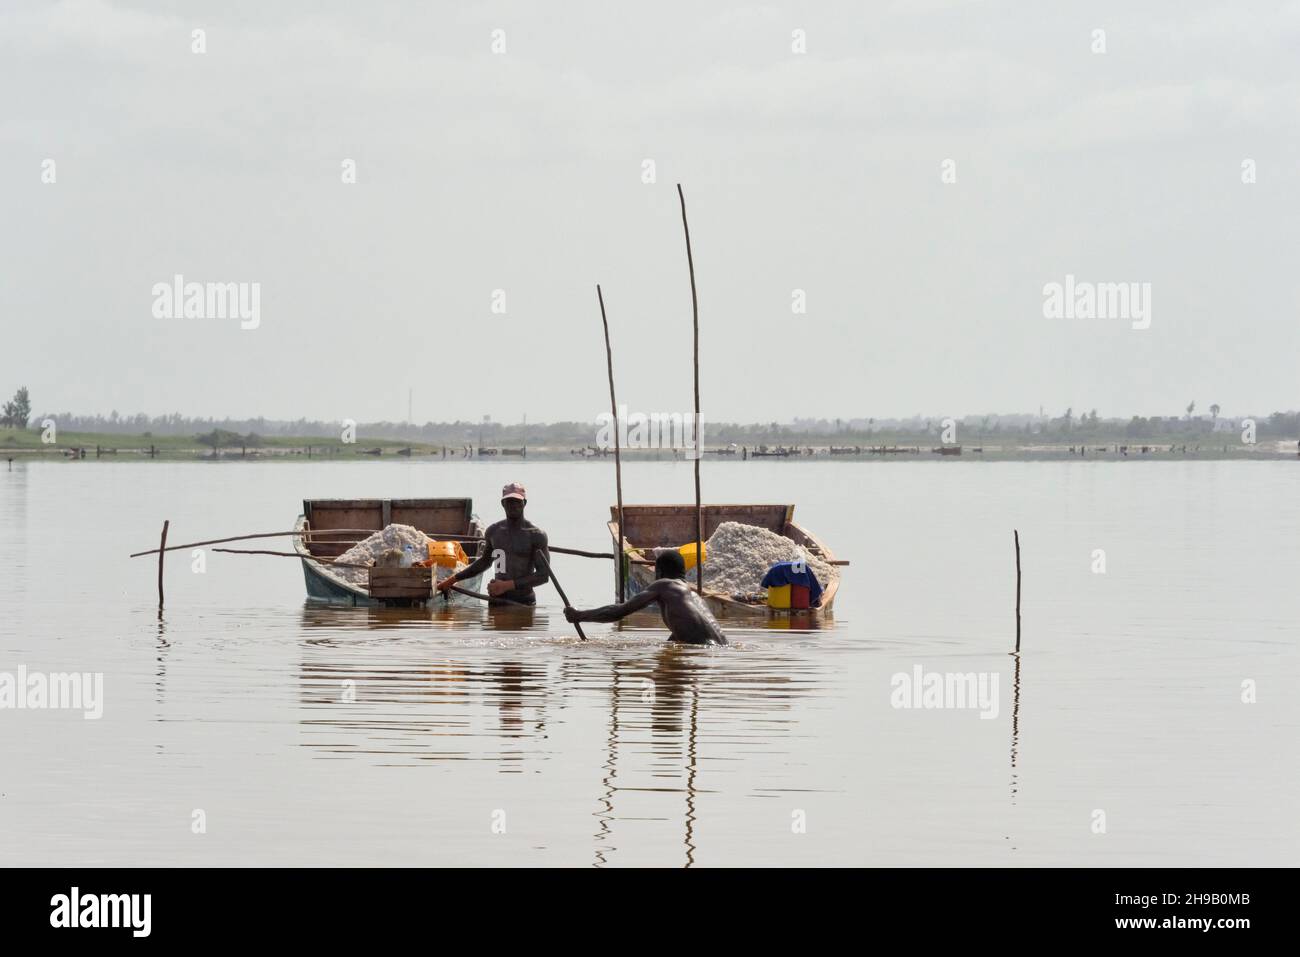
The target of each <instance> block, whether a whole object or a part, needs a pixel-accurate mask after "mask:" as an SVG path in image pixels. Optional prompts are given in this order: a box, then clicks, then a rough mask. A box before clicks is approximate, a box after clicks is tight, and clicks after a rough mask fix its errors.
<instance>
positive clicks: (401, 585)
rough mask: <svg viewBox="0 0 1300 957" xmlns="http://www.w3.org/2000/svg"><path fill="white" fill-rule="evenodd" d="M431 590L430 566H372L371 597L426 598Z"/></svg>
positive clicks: (431, 570) (431, 574)
mask: <svg viewBox="0 0 1300 957" xmlns="http://www.w3.org/2000/svg"><path fill="white" fill-rule="evenodd" d="M432 590H433V569H432V568H372V569H370V597H371V598H410V599H420V600H423V599H427V598H428V597H429V595H430V593H431V592H432Z"/></svg>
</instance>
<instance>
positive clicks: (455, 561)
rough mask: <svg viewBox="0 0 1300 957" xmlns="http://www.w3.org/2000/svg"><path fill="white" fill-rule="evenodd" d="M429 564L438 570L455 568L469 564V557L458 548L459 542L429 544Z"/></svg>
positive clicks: (463, 550)
mask: <svg viewBox="0 0 1300 957" xmlns="http://www.w3.org/2000/svg"><path fill="white" fill-rule="evenodd" d="M429 562H430V563H431V564H434V565H437V566H438V567H439V568H455V567H456V566H457V565H466V564H469V556H468V555H466V554H465V549H463V548H461V547H460V542H430V543H429Z"/></svg>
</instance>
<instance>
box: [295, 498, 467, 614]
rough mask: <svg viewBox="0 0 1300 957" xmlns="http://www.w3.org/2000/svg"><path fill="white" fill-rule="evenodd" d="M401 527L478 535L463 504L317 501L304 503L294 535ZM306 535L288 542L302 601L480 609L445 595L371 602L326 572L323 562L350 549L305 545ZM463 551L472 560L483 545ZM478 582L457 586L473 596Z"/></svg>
mask: <svg viewBox="0 0 1300 957" xmlns="http://www.w3.org/2000/svg"><path fill="white" fill-rule="evenodd" d="M394 523H396V524H406V525H412V526H413V527H415V528H417V529H419V530H420V531H422V532H424V533H425V534H426V535H429V536H430V537H431V538H438V537H439V536H466V537H469V536H481V535H482V534H483V528H482V525H481V524H480V523H479V521H478V519H477V518H475V517H474V515H473V512H472V503H471V501H470V500H469V499H467V498H466V499H458V498H448V499H318V500H305V501H304V502H303V513H302V514H301V515H299V516H298V521H297V522H296V523H295V525H294V531H295V532H299V533H305V532H308V531H313V532H328V531H329V530H330V529H333V528H342V529H360V530H366V529H373V530H374V531H380V530H381V529H383V528H385V527H387V526H388V525H390V524H394ZM308 538H309V536H308V535H305V534H299V535H297V536H295V537H294V551H295V552H297V554H298V557H299V559H300V560H301V563H302V574H303V581H304V582H305V584H306V586H307V599H308V601H312V602H321V603H326V604H331V605H351V606H356V607H367V608H374V607H398V606H400V607H406V608H410V607H439V608H444V607H448V606H461V607H474V606H476V605H479V604H481V602H480V601H479V600H478V599H475V598H470V597H469V596H466V595H460V594H457V593H455V592H451V593H449V594H448V595H447V597H444V596H442V595H438V596H430V598H429V599H428V600H425V601H420V600H418V599H416V600H411V599H377V598H371V597H370V594H369V590H368V589H367V587H366V586H365V585H364V584H360V585H358V584H354V583H352V582H350V581H348V580H346V579H344V578H342V577H340V576H339V575H336V574H335V573H334V571H333V570H332V569H331V568H330V567H329V564H328V561H326V560H328V559H330V558H337V557H338V555H340V554H342V553H343V552H344V551H346V550H347V549H348V548H349V547H350V545H349V544H348V543H346V542H342V541H339V542H330V541H326V540H323V539H322V540H316V541H311V542H310V543H309V541H308ZM465 545H466V551H467V552H469V554H470V557H471V559H472V558H474V557H476V556H477V555H478V554H479V553H480V552H481V551H482V549H483V548H485V547H486V545H485V543H484V542H482V541H478V542H475V543H470V542H466V543H465ZM482 582H483V575H482V573H480V574H478V575H475V576H473V577H471V578H466V579H462V580H461V586H462V587H464V588H466V589H467V590H469V591H478V590H479V589H480V586H481V585H482Z"/></svg>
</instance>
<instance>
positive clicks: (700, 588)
mask: <svg viewBox="0 0 1300 957" xmlns="http://www.w3.org/2000/svg"><path fill="white" fill-rule="evenodd" d="M677 198H678V199H679V200H681V204H682V231H683V232H684V233H685V234H686V266H687V268H688V269H689V270H690V272H691V318H692V322H693V324H694V329H695V355H694V364H695V593H696V594H697V595H702V594H704V509H703V507H702V506H701V505H700V459H702V458H703V457H704V455H703V449H701V448H700V432H701V429H700V301H699V297H698V296H697V295H696V293H695V259H694V257H693V256H692V255H691V227H690V225H689V224H688V223H687V222H686V195H685V194H684V193H683V192H682V184H681V183H678V184H677ZM620 533H621V530H620Z"/></svg>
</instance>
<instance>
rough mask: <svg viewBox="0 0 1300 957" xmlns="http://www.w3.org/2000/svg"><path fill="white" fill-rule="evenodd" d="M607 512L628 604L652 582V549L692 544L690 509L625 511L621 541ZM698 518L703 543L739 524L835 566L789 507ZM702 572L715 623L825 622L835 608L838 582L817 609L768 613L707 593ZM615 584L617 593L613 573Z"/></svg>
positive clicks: (613, 511) (738, 508) (718, 510)
mask: <svg viewBox="0 0 1300 957" xmlns="http://www.w3.org/2000/svg"><path fill="white" fill-rule="evenodd" d="M609 511H610V521H609V535H610V539H611V540H612V541H613V543H614V552H615V553H616V554H618V553H620V552H621V553H623V554H625V555H627V556H628V557H629V559H630V561H629V564H628V575H627V587H628V597H629V598H630V597H632V596H633V595H635V594H637V593H638V592H640V591H642V590H643V589H644V588H645V587H646V586H647V585H649V584H650V582H652V581H653V580H654V565H653V564H652V563H651V564H645V563H644V562H645V561H646V560H652V559H653V557H654V556H653V551H654V549H656V548H678V547H680V546H681V545H683V544H686V543H694V541H695V506H694V505H624V506H623V521H624V524H625V525H626V526H627V528H626V533H625V534H624V535H620V530H619V527H618V507H617V506H613V505H612V506H610V510H609ZM703 512H704V537H705V539H708V537H709V536H710V535H712V534H713V533H714V532H715V531H716V530H717V528H718V526H719V525H721V524H722V523H723V522H740V523H741V524H743V525H757V526H758V527H760V528H766V529H767V530H768V531H771V532H776V534H778V535H781V536H784V537H785V538H788V539H790V541H792V542H794V543H795V544H797V545H800V546H802V547H803V548H804V549H805V550H806V551H807V552H808V554H810V555H813V556H815V557H817V558H821V559H823V560H824V561H828V562H833V561H835V556H834V555H833V554H832V553H831V550H830V549H829V548H827V547H826V546H825V545H824V544H822V542H821V540H820V539H818V538H817V536H815V535H813V534H812V532H809V531H808V530H807V529H804V528H802V527H800V526H799V525H796V524H795V522H794V506H793V505H705V506H704V507H703ZM620 546H621V547H620ZM707 568H708V560H707V558H706V560H705V569H706V572H705V576H704V600H705V602H706V603H707V604H708V606H709V610H710V611H712V612H713V613H714V614H715V615H717V616H718V617H720V618H722V617H730V618H737V617H739V618H750V619H755V618H768V619H773V618H796V619H797V618H810V619H820V618H829V617H830V616H831V613H832V609H833V608H834V605H835V593H836V592H837V591H838V590H839V580H838V579H836V580H835V581H832V582H830V584H829V585H827V586H826V590H825V591H823V592H822V600H821V604H819V605H818V606H817V607H816V608H805V609H777V608H769V607H768V606H767V605H766V604H750V603H749V602H744V601H740V600H738V599H736V598H734V597H732V596H730V595H723V594H719V593H716V592H710V591H709V576H708V573H707ZM614 581H615V588H616V589H617V587H618V585H617V582H618V570H617V569H615V572H614Z"/></svg>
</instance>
